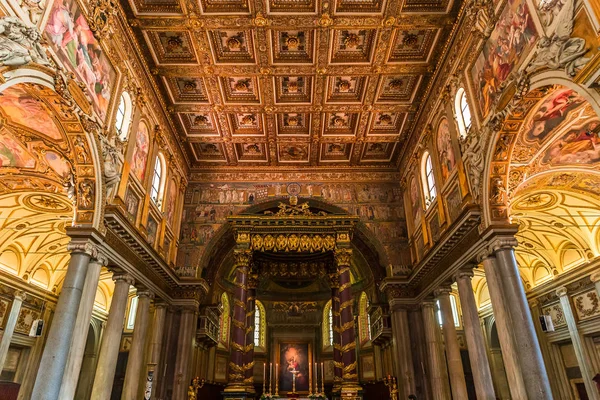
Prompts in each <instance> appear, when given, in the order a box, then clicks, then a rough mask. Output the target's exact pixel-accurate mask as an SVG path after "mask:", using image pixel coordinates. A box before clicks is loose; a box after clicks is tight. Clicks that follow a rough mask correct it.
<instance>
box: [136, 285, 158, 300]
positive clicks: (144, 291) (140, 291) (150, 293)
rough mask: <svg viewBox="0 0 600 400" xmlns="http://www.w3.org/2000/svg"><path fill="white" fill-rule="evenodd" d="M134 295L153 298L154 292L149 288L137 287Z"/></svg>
mask: <svg viewBox="0 0 600 400" xmlns="http://www.w3.org/2000/svg"><path fill="white" fill-rule="evenodd" d="M136 295H137V296H138V297H148V298H149V299H150V300H152V299H153V298H154V292H153V291H152V290H150V289H145V288H144V289H141V288H140V289H138V290H137V291H136Z"/></svg>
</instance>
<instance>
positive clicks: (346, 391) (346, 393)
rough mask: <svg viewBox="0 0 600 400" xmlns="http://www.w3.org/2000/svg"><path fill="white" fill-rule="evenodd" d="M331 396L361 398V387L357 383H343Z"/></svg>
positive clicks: (346, 399) (335, 398) (350, 399)
mask: <svg viewBox="0 0 600 400" xmlns="http://www.w3.org/2000/svg"><path fill="white" fill-rule="evenodd" d="M332 396H333V400H362V398H363V388H362V387H361V386H360V385H359V384H358V383H343V384H342V387H341V389H340V390H339V391H338V392H335V393H333V395H332Z"/></svg>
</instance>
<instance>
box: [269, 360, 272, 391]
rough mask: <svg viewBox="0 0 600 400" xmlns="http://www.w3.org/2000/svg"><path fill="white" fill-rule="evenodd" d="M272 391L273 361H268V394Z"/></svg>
mask: <svg viewBox="0 0 600 400" xmlns="http://www.w3.org/2000/svg"><path fill="white" fill-rule="evenodd" d="M271 393H273V363H269V394H271Z"/></svg>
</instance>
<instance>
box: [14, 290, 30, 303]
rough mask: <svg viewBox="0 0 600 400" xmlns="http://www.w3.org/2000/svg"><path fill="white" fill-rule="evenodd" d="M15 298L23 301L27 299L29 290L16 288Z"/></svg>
mask: <svg viewBox="0 0 600 400" xmlns="http://www.w3.org/2000/svg"><path fill="white" fill-rule="evenodd" d="M14 298H15V299H19V300H21V301H25V299H26V298H27V292H25V291H24V290H15V294H14Z"/></svg>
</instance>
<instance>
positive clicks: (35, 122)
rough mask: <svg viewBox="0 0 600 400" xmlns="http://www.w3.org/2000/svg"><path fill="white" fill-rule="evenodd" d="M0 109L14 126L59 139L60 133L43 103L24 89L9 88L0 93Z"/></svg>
mask: <svg viewBox="0 0 600 400" xmlns="http://www.w3.org/2000/svg"><path fill="white" fill-rule="evenodd" d="M0 108H2V112H3V113H4V115H6V116H7V117H8V119H9V120H10V121H12V122H14V123H16V124H19V125H22V126H24V127H26V128H29V129H31V130H35V131H36V132H39V133H41V134H44V135H46V136H48V137H49V138H51V139H55V140H59V139H61V137H62V136H61V134H60V131H59V130H58V127H57V126H56V124H55V123H54V120H53V119H52V117H51V116H50V115H51V114H50V110H49V109H47V108H46V106H45V105H44V103H43V102H42V101H41V100H39V99H37V98H35V97H33V96H32V95H30V94H29V93H27V92H26V91H25V89H23V88H21V87H18V86H11V87H10V88H8V89H6V90H4V91H3V92H2V93H0Z"/></svg>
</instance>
